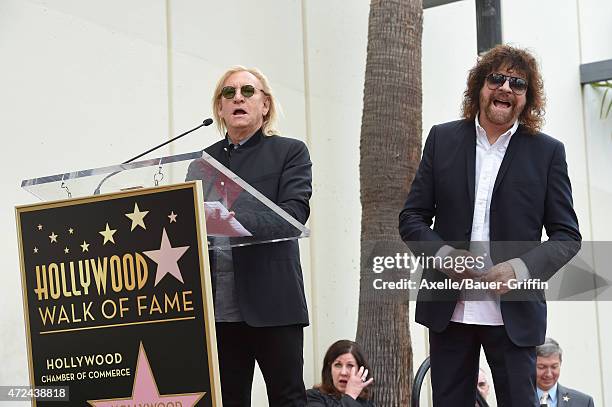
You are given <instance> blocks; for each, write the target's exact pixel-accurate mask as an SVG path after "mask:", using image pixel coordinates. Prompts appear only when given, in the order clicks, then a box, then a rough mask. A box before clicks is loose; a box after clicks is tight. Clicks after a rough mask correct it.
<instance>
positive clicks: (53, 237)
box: [49, 232, 57, 243]
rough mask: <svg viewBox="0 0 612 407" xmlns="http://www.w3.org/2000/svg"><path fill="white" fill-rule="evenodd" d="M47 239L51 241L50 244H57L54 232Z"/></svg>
mask: <svg viewBox="0 0 612 407" xmlns="http://www.w3.org/2000/svg"><path fill="white" fill-rule="evenodd" d="M49 239H51V243H57V235H56V234H55V232H51V234H50V235H49Z"/></svg>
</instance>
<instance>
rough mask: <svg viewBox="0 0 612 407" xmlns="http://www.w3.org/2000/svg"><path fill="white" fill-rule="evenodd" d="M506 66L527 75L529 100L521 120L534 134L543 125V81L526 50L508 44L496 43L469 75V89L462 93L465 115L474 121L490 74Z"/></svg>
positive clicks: (532, 58) (544, 99) (463, 113)
mask: <svg viewBox="0 0 612 407" xmlns="http://www.w3.org/2000/svg"><path fill="white" fill-rule="evenodd" d="M502 67H505V68H508V69H512V70H514V71H517V72H519V73H521V74H523V75H525V79H526V80H527V94H526V97H527V101H526V103H525V108H524V109H523V111H522V112H521V114H520V116H519V118H518V121H519V123H521V124H522V125H523V126H525V127H526V128H527V131H528V132H529V133H531V134H535V133H537V132H538V131H540V129H541V128H542V125H543V124H544V113H545V110H544V107H545V105H546V98H545V96H544V82H543V81H542V76H541V75H540V71H539V68H538V63H537V62H536V60H535V58H534V57H533V56H532V55H531V54H530V53H529V52H527V51H525V50H522V49H519V48H514V47H511V46H509V45H497V46H496V47H495V48H493V49H491V50H490V51H488V52H487V53H485V54H484V55H483V56H482V57H481V59H480V60H479V61H478V62H477V63H476V66H474V67H473V68H472V69H471V70H470V73H469V75H468V80H467V89H466V90H465V92H464V93H463V103H462V109H461V110H462V115H463V117H464V118H465V119H468V120H474V118H475V117H476V115H477V114H478V112H479V110H480V90H481V89H482V87H483V85H484V82H485V79H486V77H487V75H489V74H490V73H492V72H495V71H496V70H498V69H500V68H502Z"/></svg>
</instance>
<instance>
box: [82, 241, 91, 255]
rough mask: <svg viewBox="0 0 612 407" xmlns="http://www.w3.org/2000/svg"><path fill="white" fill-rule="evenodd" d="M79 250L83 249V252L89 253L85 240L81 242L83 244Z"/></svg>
mask: <svg viewBox="0 0 612 407" xmlns="http://www.w3.org/2000/svg"><path fill="white" fill-rule="evenodd" d="M81 249H83V252H88V251H89V243H87V242H86V241H85V240H83V244H82V245H81Z"/></svg>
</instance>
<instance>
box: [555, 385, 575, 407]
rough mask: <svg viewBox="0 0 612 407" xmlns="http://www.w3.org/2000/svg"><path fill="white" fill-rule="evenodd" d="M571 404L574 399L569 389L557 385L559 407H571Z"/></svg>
mask: <svg viewBox="0 0 612 407" xmlns="http://www.w3.org/2000/svg"><path fill="white" fill-rule="evenodd" d="M566 400H567V401H566ZM571 403H572V399H571V398H570V396H569V392H568V391H567V389H566V388H565V387H563V386H561V385H560V384H558V383H557V407H571V405H572V404H571Z"/></svg>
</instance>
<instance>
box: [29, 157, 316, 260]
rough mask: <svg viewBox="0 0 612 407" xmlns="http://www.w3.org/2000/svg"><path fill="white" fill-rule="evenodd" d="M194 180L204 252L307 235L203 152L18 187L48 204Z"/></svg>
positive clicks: (39, 180)
mask: <svg viewBox="0 0 612 407" xmlns="http://www.w3.org/2000/svg"><path fill="white" fill-rule="evenodd" d="M190 166H191V167H190ZM188 169H189V174H190V176H189V178H190V179H187V178H186V177H187V174H188ZM196 179H198V180H201V181H202V187H203V194H204V207H205V213H206V230H207V239H208V245H209V249H226V248H229V247H236V246H246V245H253V244H260V243H270V242H277V241H284V240H295V239H300V238H303V237H308V236H309V235H310V231H309V230H308V228H306V227H305V226H304V225H302V224H301V223H300V222H298V221H297V220H296V219H294V218H293V217H292V216H291V215H289V214H288V213H287V212H285V211H284V210H283V209H281V208H280V207H279V206H278V205H276V204H275V203H274V202H272V201H271V200H270V199H268V198H267V197H265V196H264V195H263V194H261V193H260V192H259V191H257V190H256V189H255V188H253V187H252V186H251V185H249V184H248V183H246V182H245V181H244V180H242V179H241V178H240V177H238V176H237V175H236V174H234V173H233V172H232V171H230V170H229V169H228V168H226V167H225V166H223V165H222V164H221V163H219V162H218V161H217V160H215V159H214V158H212V157H211V156H210V155H208V154H207V153H205V152H203V151H196V152H192V153H185V154H179V155H173V156H166V157H160V158H154V159H149V160H144V161H137V162H132V163H129V164H119V165H113V166H108V167H101V168H94V169H88V170H82V171H75V172H69V173H65V174H57V175H49V176H44V177H40V178H34V179H29V180H24V181H22V182H21V187H22V188H24V189H25V190H27V191H28V192H30V193H32V194H33V195H35V196H36V197H38V198H39V199H41V200H42V201H52V200H60V199H68V198H77V197H84V196H91V195H98V194H106V193H112V192H118V191H125V190H131V189H137V188H147V187H154V186H163V185H170V184H176V183H181V182H185V181H191V180H196Z"/></svg>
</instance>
